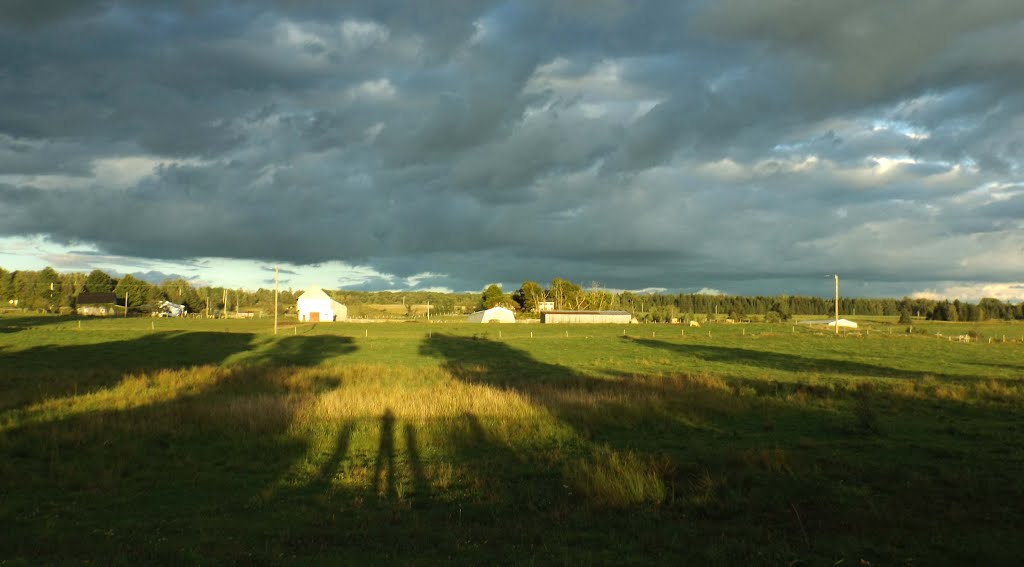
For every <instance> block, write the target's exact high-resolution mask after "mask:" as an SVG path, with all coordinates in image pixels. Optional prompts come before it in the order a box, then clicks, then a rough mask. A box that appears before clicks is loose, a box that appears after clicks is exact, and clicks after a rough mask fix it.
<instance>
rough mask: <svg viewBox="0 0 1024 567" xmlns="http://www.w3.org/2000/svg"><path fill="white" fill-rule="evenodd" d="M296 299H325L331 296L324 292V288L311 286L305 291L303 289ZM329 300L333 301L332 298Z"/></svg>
mask: <svg viewBox="0 0 1024 567" xmlns="http://www.w3.org/2000/svg"><path fill="white" fill-rule="evenodd" d="M298 299H327V300H331V296H329V295H327V293H326V292H324V290H322V289H320V288H318V287H311V288H309V289H307V290H306V291H304V292H303V293H302V295H300V296H299V297H298ZM331 301H333V300H331Z"/></svg>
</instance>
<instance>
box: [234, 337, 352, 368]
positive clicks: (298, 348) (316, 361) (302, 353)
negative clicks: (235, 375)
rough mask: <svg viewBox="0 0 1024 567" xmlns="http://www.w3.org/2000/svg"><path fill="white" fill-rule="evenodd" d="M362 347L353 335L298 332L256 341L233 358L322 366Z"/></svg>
mask: <svg viewBox="0 0 1024 567" xmlns="http://www.w3.org/2000/svg"><path fill="white" fill-rule="evenodd" d="M357 348H358V347H357V346H356V344H355V341H354V340H352V338H351V337H341V336H338V335H296V336H290V337H283V338H280V339H273V340H270V341H267V342H265V343H264V344H260V345H254V348H253V349H251V352H247V353H245V354H244V355H242V356H239V357H236V358H234V359H233V360H232V362H237V363H239V364H244V365H253V364H255V365H264V364H270V365H274V366H318V365H320V364H322V363H323V362H325V361H327V360H330V359H332V358H336V357H341V356H345V355H348V354H352V353H353V352H355V351H356V349H357Z"/></svg>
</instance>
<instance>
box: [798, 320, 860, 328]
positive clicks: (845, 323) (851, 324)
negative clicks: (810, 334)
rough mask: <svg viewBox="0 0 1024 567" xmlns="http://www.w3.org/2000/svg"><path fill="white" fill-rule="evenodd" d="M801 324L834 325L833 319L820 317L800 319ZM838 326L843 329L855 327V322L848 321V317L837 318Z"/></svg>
mask: <svg viewBox="0 0 1024 567" xmlns="http://www.w3.org/2000/svg"><path fill="white" fill-rule="evenodd" d="M800 324H801V325H826V326H829V327H835V326H836V320H835V319H822V320H819V321H800ZM839 327H840V328H844V329H856V328H857V323H856V322H854V321H850V320H849V319H839Z"/></svg>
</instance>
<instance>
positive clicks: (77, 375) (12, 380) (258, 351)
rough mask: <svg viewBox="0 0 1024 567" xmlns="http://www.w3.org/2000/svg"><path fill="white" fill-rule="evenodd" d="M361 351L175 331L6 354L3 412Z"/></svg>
mask: <svg viewBox="0 0 1024 567" xmlns="http://www.w3.org/2000/svg"><path fill="white" fill-rule="evenodd" d="M356 348H357V347H356V345H355V343H354V341H353V340H352V339H351V338H349V337H338V336H333V335H315V336H292V337H284V338H282V339H279V340H270V341H267V342H265V343H263V344H258V343H257V335H254V334H251V333H216V332H181V331H174V332H158V333H147V334H144V335H142V336H139V337H138V338H135V339H128V340H121V341H107V342H102V343H94V344H84V345H42V346H36V347H31V348H28V349H25V350H20V351H13V352H0V360H2V362H3V365H2V368H0V411H2V410H5V409H10V408H13V407H18V406H21V405H26V404H31V403H34V402H38V401H41V400H45V399H48V398H53V397H64V396H68V395H75V394H78V395H81V394H86V393H89V392H93V391H96V390H100V389H103V388H107V387H110V386H113V385H115V384H117V383H119V382H120V381H121V380H123V379H124V377H125V375H127V374H132V373H139V372H153V371H158V370H173V369H181V368H191V367H196V366H204V365H220V364H223V363H225V362H229V361H239V362H240V363H242V364H244V365H249V366H279V367H280V366H317V365H319V364H321V363H323V362H324V361H325V360H328V359H331V358H336V357H340V356H344V355H348V354H351V353H353V352H355V351H356ZM250 351H251V352H250Z"/></svg>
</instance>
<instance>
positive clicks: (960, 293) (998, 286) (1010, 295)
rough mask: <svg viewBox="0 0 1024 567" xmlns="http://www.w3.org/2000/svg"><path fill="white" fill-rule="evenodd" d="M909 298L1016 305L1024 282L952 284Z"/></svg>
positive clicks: (922, 291)
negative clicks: (992, 300) (984, 300)
mask: <svg viewBox="0 0 1024 567" xmlns="http://www.w3.org/2000/svg"><path fill="white" fill-rule="evenodd" d="M911 297H914V298H922V299H936V300H941V299H948V300H950V301H952V300H954V299H959V300H961V301H969V302H977V301H978V300H980V299H981V298H983V297H992V298H995V299H998V300H1000V301H1009V302H1013V303H1017V302H1020V301H1024V282H1007V283H978V284H952V285H947V286H943V287H940V288H932V289H924V290H921V291H915V292H914V293H913V294H911Z"/></svg>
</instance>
